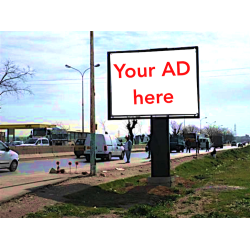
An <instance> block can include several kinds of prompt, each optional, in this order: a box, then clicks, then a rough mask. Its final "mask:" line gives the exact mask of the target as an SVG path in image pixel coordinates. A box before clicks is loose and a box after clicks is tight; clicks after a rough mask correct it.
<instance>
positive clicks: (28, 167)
mask: <svg viewBox="0 0 250 250" xmlns="http://www.w3.org/2000/svg"><path fill="white" fill-rule="evenodd" d="M230 148H236V147H230V146H225V147H224V148H223V149H224V150H226V149H230ZM220 150H222V149H217V151H220ZM210 151H211V150H210ZM201 152H205V150H201ZM191 153H195V150H191ZM147 155H148V154H147V153H146V152H140V153H132V154H131V162H133V163H144V162H145V161H148V160H147V159H146V158H147ZM181 155H189V154H186V153H171V154H170V158H171V159H173V158H176V157H180V156H181ZM57 161H59V162H60V167H61V168H65V169H69V165H68V163H69V162H70V161H71V162H72V167H71V169H72V172H73V171H75V162H76V161H78V162H79V165H78V168H80V169H81V170H84V171H88V170H89V168H90V164H89V163H88V162H86V160H85V158H80V159H76V158H75V157H67V158H54V159H43V160H32V161H23V162H20V163H19V166H18V169H17V171H16V172H14V173H11V172H9V170H4V169H0V177H4V176H8V175H20V174H34V173H48V172H49V170H50V169H51V168H56V166H57V165H56V162H57ZM123 162H125V159H124V160H119V158H118V157H117V158H115V157H114V158H112V165H116V164H118V163H119V164H122V163H123ZM96 163H97V167H98V168H99V169H104V168H109V167H110V165H111V163H110V162H107V161H101V160H100V159H97V162H96ZM115 163H116V164H115ZM116 167H117V166H116Z"/></svg>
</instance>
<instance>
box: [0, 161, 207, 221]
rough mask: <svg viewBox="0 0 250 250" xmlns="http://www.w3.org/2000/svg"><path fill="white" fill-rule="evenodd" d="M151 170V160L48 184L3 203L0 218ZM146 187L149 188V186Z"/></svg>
mask: <svg viewBox="0 0 250 250" xmlns="http://www.w3.org/2000/svg"><path fill="white" fill-rule="evenodd" d="M201 157H202V156H199V158H201ZM191 160H193V157H192V156H189V157H184V158H181V159H174V160H171V169H174V168H175V167H177V166H178V165H180V164H182V163H183V162H187V161H191ZM150 171H151V163H150V162H149V163H146V164H143V165H139V166H133V167H126V168H124V170H116V169H114V170H108V171H107V172H103V171H102V172H98V173H97V175H96V176H88V175H87V176H84V175H83V176H81V177H78V178H72V179H69V180H67V181H64V182H62V183H59V184H55V185H48V186H45V187H42V188H40V189H36V190H35V191H33V192H31V193H29V194H26V195H24V196H22V197H21V198H17V199H13V200H10V201H8V202H6V203H2V204H1V205H0V218H23V217H25V215H26V214H27V213H31V212H32V213H34V212H37V211H39V210H42V209H43V207H44V206H49V205H54V204H56V203H60V202H64V201H66V198H65V197H64V195H67V194H71V193H74V192H78V191H81V190H83V189H87V188H89V187H91V186H95V185H99V184H101V183H106V182H110V181H113V180H117V179H122V178H127V177H132V176H135V175H141V174H146V173H150ZM140 188H143V187H140ZM144 188H145V189H147V186H145V187H144ZM145 191H146V190H145ZM161 191H162V192H163V194H164V193H165V192H167V190H166V188H164V187H161V188H160V189H157V193H158V195H159V193H160V192H161ZM151 192H152V191H151ZM100 217H103V216H100ZM107 217H109V216H107ZM111 217H112V216H111Z"/></svg>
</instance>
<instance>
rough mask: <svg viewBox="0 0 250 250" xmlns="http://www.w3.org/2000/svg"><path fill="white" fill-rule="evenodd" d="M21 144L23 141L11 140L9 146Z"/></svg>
mask: <svg viewBox="0 0 250 250" xmlns="http://www.w3.org/2000/svg"><path fill="white" fill-rule="evenodd" d="M22 144H23V141H12V142H10V144H9V146H20V145H22Z"/></svg>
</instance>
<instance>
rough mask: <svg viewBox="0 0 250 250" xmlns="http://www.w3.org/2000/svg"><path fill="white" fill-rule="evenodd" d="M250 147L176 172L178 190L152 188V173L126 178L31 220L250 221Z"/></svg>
mask: <svg viewBox="0 0 250 250" xmlns="http://www.w3.org/2000/svg"><path fill="white" fill-rule="evenodd" d="M249 172H250V147H244V148H241V149H233V150H228V151H222V152H219V153H217V158H216V159H214V158H212V157H210V156H204V157H203V158H201V159H197V160H193V161H190V162H186V163H183V164H181V165H180V166H178V167H176V168H175V170H174V171H171V175H175V176H176V183H175V186H174V187H171V188H166V187H162V186H158V187H156V188H152V187H150V186H147V183H146V177H148V176H149V174H144V175H140V176H134V177H131V178H126V179H120V180H116V181H113V182H109V183H105V184H101V185H99V186H95V187H91V188H89V189H86V190H83V191H80V192H77V193H74V194H70V195H67V196H65V197H66V198H67V200H68V202H67V203H65V204H57V205H54V206H49V207H45V208H44V210H43V211H39V212H37V213H33V214H28V215H27V217H32V218H34V217H36V218H38V217H40V218H46V217H48V218H55V217H89V216H93V215H103V214H116V215H117V216H119V217H124V218H172V217H192V218H245V217H247V218H249V217H250V174H249Z"/></svg>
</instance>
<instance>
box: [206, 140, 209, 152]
mask: <svg viewBox="0 0 250 250" xmlns="http://www.w3.org/2000/svg"><path fill="white" fill-rule="evenodd" d="M206 152H209V141H208V140H206Z"/></svg>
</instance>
